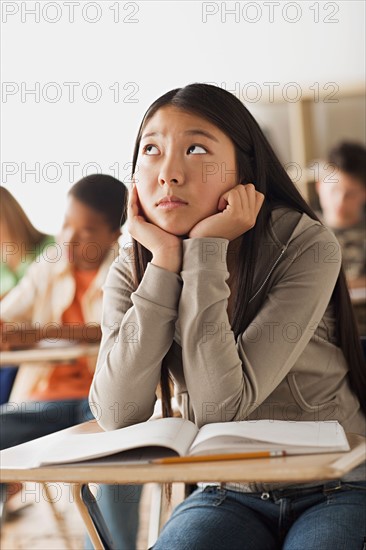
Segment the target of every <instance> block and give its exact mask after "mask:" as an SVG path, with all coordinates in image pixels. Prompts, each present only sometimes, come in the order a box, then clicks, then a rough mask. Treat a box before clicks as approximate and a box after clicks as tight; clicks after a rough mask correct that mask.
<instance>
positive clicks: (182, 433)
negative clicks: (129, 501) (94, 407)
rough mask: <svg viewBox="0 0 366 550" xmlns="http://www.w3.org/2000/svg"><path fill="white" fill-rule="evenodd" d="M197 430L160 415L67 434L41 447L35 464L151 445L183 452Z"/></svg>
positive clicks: (186, 422)
mask: <svg viewBox="0 0 366 550" xmlns="http://www.w3.org/2000/svg"><path fill="white" fill-rule="evenodd" d="M197 431H198V429H197V427H196V426H195V424H193V422H190V421H189V420H185V419H183V418H160V419H158V420H148V421H147V422H141V423H139V424H134V425H133V426H128V427H127V428H120V429H119V430H113V431H110V432H102V433H92V434H69V435H66V436H65V437H64V438H62V439H60V440H59V441H58V442H57V443H55V442H53V443H51V444H50V445H49V446H48V447H47V448H45V449H43V451H42V453H40V454H39V456H38V463H37V464H35V465H44V464H62V463H69V462H79V461H85V460H88V459H95V458H99V457H103V456H108V455H112V454H114V453H119V452H121V451H129V450H130V449H139V448H141V449H142V448H143V447H151V446H159V447H166V448H168V449H172V450H173V451H175V452H176V454H177V455H184V454H186V453H187V451H188V449H189V446H190V444H191V442H192V441H193V439H194V437H195V435H196V434H197ZM167 454H168V455H170V454H171V453H167ZM139 461H140V462H141V455H140V459H139Z"/></svg>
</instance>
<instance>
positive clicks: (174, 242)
mask: <svg viewBox="0 0 366 550" xmlns="http://www.w3.org/2000/svg"><path fill="white" fill-rule="evenodd" d="M127 230H128V232H129V234H130V235H131V237H133V238H134V239H135V240H136V241H138V242H139V243H140V244H142V245H143V246H144V247H145V248H147V249H148V250H150V252H151V253H152V255H153V259H152V262H151V263H153V264H154V265H157V266H159V267H163V268H164V269H168V270H169V271H174V272H176V273H179V272H180V268H181V263H182V239H180V238H179V237H177V236H176V235H172V234H171V233H168V232H167V231H164V230H163V229H161V228H160V227H158V226H157V225H155V224H153V223H150V222H148V221H146V218H145V217H144V216H143V215H142V214H141V205H140V201H139V197H138V192H137V188H136V185H135V183H133V184H132V189H131V191H130V193H129V197H128V207H127Z"/></svg>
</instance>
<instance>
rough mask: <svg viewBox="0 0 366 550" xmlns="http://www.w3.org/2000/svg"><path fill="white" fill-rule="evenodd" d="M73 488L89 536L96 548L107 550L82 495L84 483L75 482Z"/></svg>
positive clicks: (97, 549) (96, 549)
mask: <svg viewBox="0 0 366 550" xmlns="http://www.w3.org/2000/svg"><path fill="white" fill-rule="evenodd" d="M71 489H72V493H73V497H74V501H75V503H76V506H77V507H78V510H79V512H80V515H81V517H82V520H83V522H84V524H85V527H86V530H87V531H88V534H89V537H90V539H91V541H92V543H93V546H94V548H95V550H106V549H105V547H104V545H103V543H102V541H101V539H100V536H99V533H98V531H97V529H96V527H95V525H94V522H93V520H92V518H91V517H90V514H89V510H88V507H87V505H86V504H85V502H84V500H83V497H82V489H83V484H81V483H73V484H72V485H71Z"/></svg>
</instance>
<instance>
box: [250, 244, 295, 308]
mask: <svg viewBox="0 0 366 550" xmlns="http://www.w3.org/2000/svg"><path fill="white" fill-rule="evenodd" d="M287 246H288V245H286V246H284V247H283V249H282V250H281V254H280V255H279V256H278V258H277V260H276V261H275V263H274V264H273V266H272V267H271V269H270V270H269V272H268V274H267V276H266V278H265V279H264V281H263V283H262V284H261V286H260V287H259V288H258V290H257V292H256V293H255V294H254V295H253V296H252V297H251V298H250V300H249V302H248V303H249V304H250V302H251V301H252V300H254V298H255V297H256V296H257V295H258V294H259V293H260V291H261V290H262V288H263V287H264V285H265V284H266V282H267V281H268V279H269V277H270V276H271V273H272V272H273V270H274V268H275V267H276V265H277V264H278V262H279V261H280V259H281V258H282V256H283V254H284V253H285V251H286V249H287Z"/></svg>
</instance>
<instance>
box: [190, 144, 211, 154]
mask: <svg viewBox="0 0 366 550" xmlns="http://www.w3.org/2000/svg"><path fill="white" fill-rule="evenodd" d="M195 147H196V149H201V151H196V152H195V153H193V154H194V155H202V154H204V153H207V149H205V147H203V146H202V145H191V146H190V147H188V151H190V150H191V149H194V148H195Z"/></svg>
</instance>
